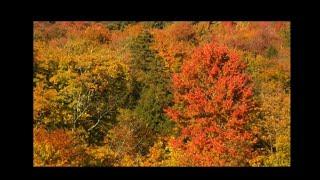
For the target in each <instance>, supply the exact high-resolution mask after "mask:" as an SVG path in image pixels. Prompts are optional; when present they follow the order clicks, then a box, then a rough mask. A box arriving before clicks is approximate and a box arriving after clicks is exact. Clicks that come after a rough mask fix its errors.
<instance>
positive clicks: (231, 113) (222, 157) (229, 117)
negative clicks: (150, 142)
mask: <svg viewBox="0 0 320 180" xmlns="http://www.w3.org/2000/svg"><path fill="white" fill-rule="evenodd" d="M245 68H246V65H245V64H244V62H243V61H241V60H240V59H239V57H238V55H237V54H236V53H235V52H232V51H230V50H228V49H227V48H226V47H222V46H219V45H217V44H215V43H209V44H206V45H204V46H203V47H200V48H198V49H196V50H195V52H194V53H193V55H192V57H191V59H189V60H187V61H185V63H184V64H183V66H182V70H181V73H176V74H174V75H173V94H174V106H173V107H170V108H168V109H166V113H167V115H168V116H169V117H170V118H171V119H172V120H173V121H175V122H176V123H177V124H178V126H179V128H180V133H179V135H178V136H177V137H176V138H174V139H173V140H172V141H171V146H173V147H174V149H176V150H177V151H179V152H180V153H183V156H181V158H180V159H179V163H180V165H186V166H245V165H248V160H249V159H250V158H251V155H252V149H251V145H252V143H253V142H254V138H253V137H252V134H251V132H250V129H249V127H248V125H249V123H250V121H249V120H250V119H249V116H248V114H249V113H250V111H251V110H252V108H253V106H254V102H253V101H252V95H253V93H252V85H251V81H250V77H249V76H248V75H246V74H245V73H244V70H245Z"/></svg>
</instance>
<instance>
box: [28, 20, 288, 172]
mask: <svg viewBox="0 0 320 180" xmlns="http://www.w3.org/2000/svg"><path fill="white" fill-rule="evenodd" d="M33 33H34V34H33V57H34V59H33V99H34V102H33V152H34V153H33V161H34V166H76V167H78V166H80V167H82V166H94V167H96V166H99V167H110V166H120V167H122V166H134V167H140V166H153V167H159V166H175V167H185V166H210V167H220V166H232V167H239V166H240V167H243V166H245V167H247V166H251V167H252V166H259V167H260V166H290V23H289V22H280V21H279V22H257V21H254V22H240V21H230V22H227V21H91V22H85V21H79V22H72V21H70V22H59V21H57V22H51V21H50V22H48V21H46V22H45V21H43V22H34V31H33Z"/></svg>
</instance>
